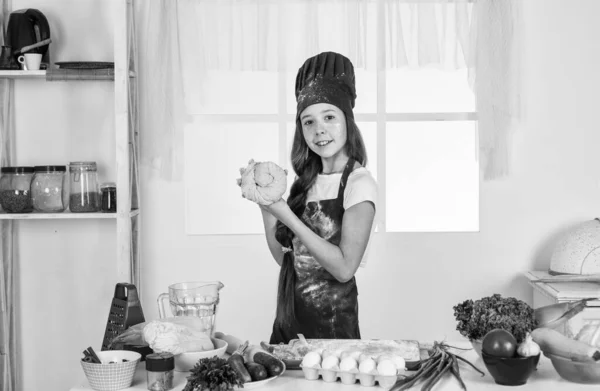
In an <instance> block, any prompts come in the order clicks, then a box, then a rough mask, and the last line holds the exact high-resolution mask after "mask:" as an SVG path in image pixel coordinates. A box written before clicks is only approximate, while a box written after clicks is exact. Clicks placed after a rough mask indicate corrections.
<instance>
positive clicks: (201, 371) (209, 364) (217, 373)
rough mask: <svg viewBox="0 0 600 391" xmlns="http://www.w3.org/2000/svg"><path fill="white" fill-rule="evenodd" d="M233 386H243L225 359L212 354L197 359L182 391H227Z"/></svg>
mask: <svg viewBox="0 0 600 391" xmlns="http://www.w3.org/2000/svg"><path fill="white" fill-rule="evenodd" d="M234 386H240V387H244V384H243V383H242V381H241V380H240V379H239V378H238V376H237V373H236V372H235V371H234V370H233V368H231V366H230V365H229V364H228V363H227V360H225V359H223V358H220V357H217V356H214V357H211V358H201V359H200V360H198V362H197V363H196V365H194V368H192V370H191V373H190V375H189V376H188V377H187V384H186V385H185V387H184V389H183V391H209V390H210V391H227V390H233V387H234Z"/></svg>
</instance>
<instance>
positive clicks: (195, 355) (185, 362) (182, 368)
mask: <svg viewBox="0 0 600 391" xmlns="http://www.w3.org/2000/svg"><path fill="white" fill-rule="evenodd" d="M211 341H212V342H213V344H214V345H215V349H214V350H205V351H203V352H186V353H180V354H178V355H176V356H175V370H176V371H177V372H188V371H191V370H192V369H193V368H194V366H195V365H196V363H197V362H198V360H200V359H201V358H209V357H214V356H217V357H223V356H224V355H225V351H226V350H227V342H225V341H223V340H222V339H217V338H211Z"/></svg>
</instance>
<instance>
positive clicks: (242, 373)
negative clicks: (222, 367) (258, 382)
mask: <svg viewBox="0 0 600 391" xmlns="http://www.w3.org/2000/svg"><path fill="white" fill-rule="evenodd" d="M227 363H228V364H229V365H230V366H231V368H232V369H233V370H234V371H235V373H237V375H238V378H239V379H240V381H241V382H242V383H248V382H251V381H252V377H251V376H250V373H248V370H247V369H246V366H245V365H244V357H242V355H241V354H238V353H233V354H232V355H231V357H229V358H228V359H227Z"/></svg>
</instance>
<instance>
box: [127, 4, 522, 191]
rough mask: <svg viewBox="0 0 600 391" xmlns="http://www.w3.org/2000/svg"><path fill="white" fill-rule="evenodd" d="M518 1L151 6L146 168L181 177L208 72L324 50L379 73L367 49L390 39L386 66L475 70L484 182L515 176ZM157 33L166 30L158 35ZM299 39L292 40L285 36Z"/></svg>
mask: <svg viewBox="0 0 600 391" xmlns="http://www.w3.org/2000/svg"><path fill="white" fill-rule="evenodd" d="M517 4H518V0H472V1H469V0H452V1H451V0H436V1H432V0H412V1H408V0H383V1H374V0H319V1H316V0H290V1H285V2H284V1H275V0H153V1H145V2H140V4H138V21H139V23H138V27H139V30H138V37H139V42H140V45H139V53H140V81H141V88H142V89H143V91H142V96H141V102H140V104H141V111H142V116H141V120H142V129H144V137H143V138H142V163H143V164H145V165H149V166H151V167H152V168H154V169H155V170H156V172H159V173H160V174H161V176H162V177H163V178H165V179H168V180H179V179H181V173H182V171H183V164H182V161H183V141H182V140H183V127H184V126H185V124H186V122H188V121H189V120H190V114H191V113H194V112H197V110H196V109H195V106H196V105H199V104H201V103H202V100H203V99H206V97H205V96H203V95H202V91H203V88H202V85H203V77H204V76H205V71H206V70H211V69H228V70H243V71H246V70H273V71H276V70H296V69H298V68H299V67H300V65H301V64H302V63H303V61H304V60H305V59H306V58H308V57H310V56H312V55H315V54H317V53H319V52H321V51H325V50H334V51H338V52H340V53H343V54H345V55H346V56H347V57H349V58H350V59H351V60H352V62H353V63H354V65H355V67H356V68H367V69H375V67H376V66H377V64H376V63H374V62H373V61H372V60H370V57H367V56H366V53H367V50H372V49H371V48H372V47H373V45H376V42H375V40H374V38H375V36H374V34H377V33H378V27H382V28H383V30H382V32H381V33H383V34H384V36H385V45H384V46H385V47H384V53H381V52H380V53H379V55H380V56H381V55H384V56H385V62H382V63H383V64H385V65H383V66H385V67H388V68H398V67H420V66H430V65H434V66H439V67H443V68H461V67H468V68H469V75H470V83H471V85H472V87H473V89H474V91H475V92H476V96H477V111H478V115H479V133H480V142H481V145H480V156H481V161H482V171H483V172H484V177H485V178H486V179H494V178H499V177H502V176H504V175H506V174H507V173H508V158H507V156H508V142H507V137H508V134H509V133H510V132H509V131H510V128H511V127H512V126H513V125H514V121H513V120H514V119H515V118H516V116H517V115H518V110H516V107H517V103H518V99H517V96H516V94H517V93H518V90H517V89H516V86H517V85H516V83H515V82H516V80H518V78H517V77H516V75H515V74H514V73H515V72H517V71H518V69H517V67H516V64H517V60H518V56H516V54H517V51H516V50H515V45H514V43H515V42H516V40H515V34H516V29H515V21H516V19H515V18H516V17H517V16H518V13H517V12H516V5H517ZM157 26H162V27H161V28H157ZM288 31H293V32H294V34H286V32H288Z"/></svg>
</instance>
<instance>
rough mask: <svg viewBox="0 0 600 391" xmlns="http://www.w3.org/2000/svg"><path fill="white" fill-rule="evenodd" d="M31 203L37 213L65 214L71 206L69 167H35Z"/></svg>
mask: <svg viewBox="0 0 600 391" xmlns="http://www.w3.org/2000/svg"><path fill="white" fill-rule="evenodd" d="M31 201H32V203H33V209H35V210H36V211H37V212H42V213H57V212H64V210H65V209H67V207H68V205H69V187H68V182H67V166H35V167H34V173H33V179H32V181H31Z"/></svg>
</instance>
